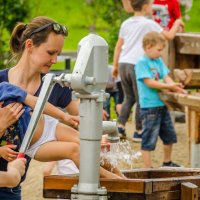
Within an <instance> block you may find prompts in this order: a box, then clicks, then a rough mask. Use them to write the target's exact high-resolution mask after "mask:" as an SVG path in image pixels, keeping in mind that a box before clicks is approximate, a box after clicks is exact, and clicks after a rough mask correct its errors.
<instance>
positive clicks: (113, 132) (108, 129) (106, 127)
mask: <svg viewBox="0 0 200 200" xmlns="http://www.w3.org/2000/svg"><path fill="white" fill-rule="evenodd" d="M102 127H103V135H105V134H108V140H109V142H111V143H116V142H119V134H118V129H117V122H111V121H103V123H102Z"/></svg>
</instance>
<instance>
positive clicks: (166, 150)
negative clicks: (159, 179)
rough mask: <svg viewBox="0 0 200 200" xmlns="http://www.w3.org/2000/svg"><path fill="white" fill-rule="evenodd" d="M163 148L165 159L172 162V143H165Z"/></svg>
mask: <svg viewBox="0 0 200 200" xmlns="http://www.w3.org/2000/svg"><path fill="white" fill-rule="evenodd" d="M163 150H164V159H163V161H164V162H165V163H167V162H170V161H171V155H172V144H169V145H167V144H164V145H163Z"/></svg>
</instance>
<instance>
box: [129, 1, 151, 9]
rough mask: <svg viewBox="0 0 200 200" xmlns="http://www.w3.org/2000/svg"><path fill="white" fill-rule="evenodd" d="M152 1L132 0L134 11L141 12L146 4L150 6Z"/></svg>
mask: <svg viewBox="0 0 200 200" xmlns="http://www.w3.org/2000/svg"><path fill="white" fill-rule="evenodd" d="M149 1H150V0H130V3H131V6H132V8H133V10H134V11H141V10H142V7H143V5H144V4H149Z"/></svg>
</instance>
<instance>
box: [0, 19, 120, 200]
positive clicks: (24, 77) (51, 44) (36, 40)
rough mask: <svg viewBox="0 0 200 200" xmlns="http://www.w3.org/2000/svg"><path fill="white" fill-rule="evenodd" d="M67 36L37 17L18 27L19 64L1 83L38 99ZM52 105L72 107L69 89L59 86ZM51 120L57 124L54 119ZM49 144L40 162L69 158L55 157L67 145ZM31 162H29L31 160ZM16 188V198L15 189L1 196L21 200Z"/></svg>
mask: <svg viewBox="0 0 200 200" xmlns="http://www.w3.org/2000/svg"><path fill="white" fill-rule="evenodd" d="M66 36H67V30H66V28H65V27H64V26H62V25H60V24H58V23H56V22H55V21H53V20H52V19H50V18H47V17H36V18H34V19H33V20H32V21H31V22H30V23H29V24H28V25H26V24H23V23H19V24H17V25H16V26H15V28H14V30H13V32H12V35H11V40H10V48H11V52H12V53H13V55H14V58H15V59H16V60H17V63H16V65H15V66H14V67H12V68H10V69H5V70H3V71H0V82H2V81H7V82H9V83H11V84H14V85H17V86H19V87H21V88H22V89H23V90H25V91H27V92H28V93H29V94H32V95H35V96H38V95H39V93H40V89H41V86H42V75H43V74H46V73H48V72H49V70H50V68H51V65H52V64H55V63H56V62H57V56H58V55H59V54H60V52H61V50H62V48H63V45H64V39H65V37H66ZM49 102H50V103H52V104H54V105H55V106H59V107H62V108H66V107H69V106H70V104H71V103H72V102H71V90H70V89H69V88H64V89H63V88H62V87H61V86H59V84H56V85H55V86H54V88H53V90H52V93H51V95H50V97H49ZM51 121H52V122H53V123H54V120H53V119H51ZM54 126H55V123H54ZM69 131H70V132H74V133H75V132H76V131H75V130H73V131H72V129H70V127H69ZM75 134H77V132H76V133H75ZM36 140H37V139H36ZM60 140H62V138H60ZM49 143H50V144H49ZM49 143H46V144H45V145H44V146H42V147H43V148H41V149H40V151H39V153H38V154H37V155H36V157H37V159H38V160H40V161H51V160H55V159H57V160H58V159H65V158H66V157H63V155H62V156H60V157H56V153H55V150H56V152H58V151H59V152H63V151H65V150H66V142H59V141H53V142H49ZM56 147H57V148H56ZM58 147H59V148H58ZM41 155H42V156H41ZM77 155H78V154H77ZM40 158H42V159H40ZM52 158H53V159H52ZM28 161H30V158H29V159H28ZM27 163H29V162H27ZM0 167H1V164H0ZM100 174H101V175H103V176H105V177H106V176H108V177H109V176H110V175H111V176H110V177H118V176H115V175H112V174H111V173H110V172H108V171H106V170H104V169H102V168H101V169H100ZM15 189H16V192H17V193H18V194H17V195H16V194H14V195H13V193H12V192H13V189H12V191H10V190H7V188H6V190H4V191H2V190H0V197H1V198H2V199H9V200H11V199H14V200H20V199H21V194H20V188H19V187H17V188H15ZM3 195H4V196H3Z"/></svg>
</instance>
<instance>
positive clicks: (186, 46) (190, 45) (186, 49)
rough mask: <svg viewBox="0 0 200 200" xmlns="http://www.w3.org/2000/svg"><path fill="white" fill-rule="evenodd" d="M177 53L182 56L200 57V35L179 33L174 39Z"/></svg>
mask: <svg viewBox="0 0 200 200" xmlns="http://www.w3.org/2000/svg"><path fill="white" fill-rule="evenodd" d="M174 42H175V47H176V52H178V53H181V54H193V55H200V51H199V48H200V34H198V33H193V34H191V33H179V34H176V37H175V38H174Z"/></svg>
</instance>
